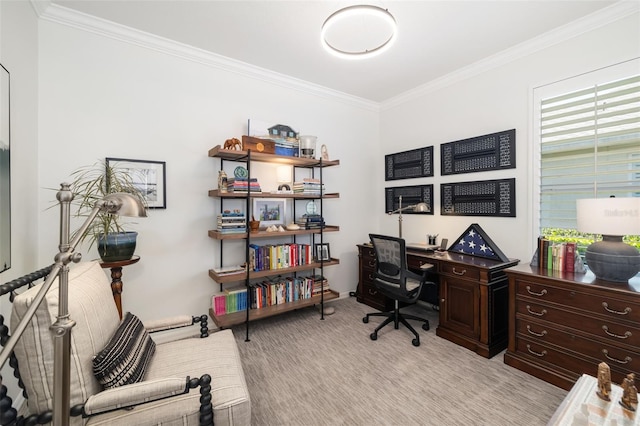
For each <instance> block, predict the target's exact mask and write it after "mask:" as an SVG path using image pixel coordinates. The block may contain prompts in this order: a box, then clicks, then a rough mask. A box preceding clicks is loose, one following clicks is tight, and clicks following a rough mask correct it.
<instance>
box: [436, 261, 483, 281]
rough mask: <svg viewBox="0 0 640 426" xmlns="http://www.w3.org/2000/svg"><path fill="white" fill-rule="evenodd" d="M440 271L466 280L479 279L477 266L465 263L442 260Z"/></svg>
mask: <svg viewBox="0 0 640 426" xmlns="http://www.w3.org/2000/svg"><path fill="white" fill-rule="evenodd" d="M440 273H441V274H447V275H451V276H454V277H459V278H464V279H468V280H479V279H480V270H479V269H478V268H474V267H472V266H467V265H457V264H455V263H450V262H442V263H441V264H440Z"/></svg>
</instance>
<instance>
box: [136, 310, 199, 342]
mask: <svg viewBox="0 0 640 426" xmlns="http://www.w3.org/2000/svg"><path fill="white" fill-rule="evenodd" d="M207 321H208V318H207V316H206V315H200V316H189V315H180V316H177V317H170V318H163V319H159V320H152V321H146V322H143V325H144V328H145V330H147V332H149V333H156V332H158V331H166V330H173V329H176V328H182V327H189V326H191V325H194V324H196V323H200V337H207V336H209V327H208V325H207Z"/></svg>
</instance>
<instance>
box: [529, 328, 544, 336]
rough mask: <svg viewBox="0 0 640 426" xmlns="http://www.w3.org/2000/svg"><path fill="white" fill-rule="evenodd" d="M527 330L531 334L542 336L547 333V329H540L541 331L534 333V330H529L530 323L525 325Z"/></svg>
mask: <svg viewBox="0 0 640 426" xmlns="http://www.w3.org/2000/svg"><path fill="white" fill-rule="evenodd" d="M527 331H528V332H529V334H532V335H534V336H538V337H542V336H545V335H546V334H547V330H542V332H541V333H536V332H535V331H533V330H531V326H530V325H528V326H527Z"/></svg>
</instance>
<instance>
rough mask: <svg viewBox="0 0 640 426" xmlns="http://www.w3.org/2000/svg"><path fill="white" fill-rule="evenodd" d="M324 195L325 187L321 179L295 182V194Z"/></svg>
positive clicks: (305, 179)
mask: <svg viewBox="0 0 640 426" xmlns="http://www.w3.org/2000/svg"><path fill="white" fill-rule="evenodd" d="M321 192H322V193H324V185H323V184H321V183H320V179H314V178H304V179H302V181H298V182H293V193H294V194H304V195H321Z"/></svg>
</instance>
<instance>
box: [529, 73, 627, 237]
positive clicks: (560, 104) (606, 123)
mask: <svg viewBox="0 0 640 426" xmlns="http://www.w3.org/2000/svg"><path fill="white" fill-rule="evenodd" d="M631 62H632V63H635V65H634V66H632V67H631V68H629V67H622V68H624V69H625V71H623V72H627V74H626V77H624V78H617V79H611V78H610V75H611V71H612V70H606V71H607V73H602V72H600V73H594V74H593V75H588V76H587V75H585V76H580V77H577V78H576V79H575V80H574V79H569V80H567V81H563V82H561V83H559V84H554V85H550V86H546V87H543V88H537V89H535V90H534V94H535V95H536V96H535V98H536V105H535V107H536V109H537V116H536V122H537V123H536V125H537V127H538V128H537V130H536V136H537V137H538V138H539V144H538V152H537V154H538V155H539V160H540V163H539V164H540V167H539V171H538V172H539V175H538V178H539V183H540V189H539V194H538V197H539V198H538V201H539V211H538V215H537V216H538V217H537V219H538V220H537V228H538V230H537V231H538V235H540V234H541V233H542V230H543V229H548V228H560V229H563V230H573V229H575V226H576V200H577V199H580V198H597V197H606V196H611V195H614V196H616V197H640V74H638V71H637V70H638V69H639V68H638V61H631ZM625 65H628V64H625ZM630 70H631V71H632V72H629V71H630ZM634 73H635V74H634ZM605 74H609V76H607V75H605ZM607 77H609V79H606V80H605V78H607ZM598 78H599V79H600V80H598ZM587 80H591V81H592V82H590V83H589V84H585V83H584V82H586V81H587ZM594 80H595V81H594ZM581 84H582V85H581ZM580 85H581V86H580ZM571 86H573V87H572V88H571V89H570V90H567V87H571ZM534 158H535V157H534ZM534 205H535V204H534ZM534 226H535V224H534ZM568 233H570V232H569V231H568Z"/></svg>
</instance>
